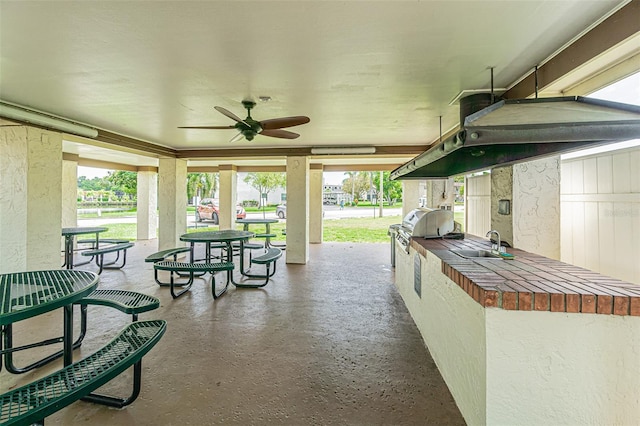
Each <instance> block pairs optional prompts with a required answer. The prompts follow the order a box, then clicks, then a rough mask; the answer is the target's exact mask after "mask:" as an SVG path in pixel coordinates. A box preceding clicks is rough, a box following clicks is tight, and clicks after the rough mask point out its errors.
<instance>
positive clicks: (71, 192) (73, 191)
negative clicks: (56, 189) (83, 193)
mask: <svg viewBox="0 0 640 426" xmlns="http://www.w3.org/2000/svg"><path fill="white" fill-rule="evenodd" d="M76 226H78V162H77V161H67V160H64V161H62V227H63V228H73V227H76ZM62 247H64V243H62Z"/></svg>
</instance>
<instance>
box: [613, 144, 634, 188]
mask: <svg viewBox="0 0 640 426" xmlns="http://www.w3.org/2000/svg"><path fill="white" fill-rule="evenodd" d="M612 166H613V192H614V193H616V194H627V193H629V192H630V191H631V183H630V177H631V174H630V169H629V154H628V153H626V152H624V153H620V154H616V155H614V156H613V158H612Z"/></svg>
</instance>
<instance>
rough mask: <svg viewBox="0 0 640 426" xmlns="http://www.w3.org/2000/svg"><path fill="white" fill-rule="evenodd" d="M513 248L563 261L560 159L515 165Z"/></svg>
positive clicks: (550, 158) (544, 159)
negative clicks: (561, 256)
mask: <svg viewBox="0 0 640 426" xmlns="http://www.w3.org/2000/svg"><path fill="white" fill-rule="evenodd" d="M513 246H514V247H517V248H519V249H522V250H525V251H528V252H530V253H537V254H540V255H542V256H545V257H548V258H551V259H560V157H557V156H556V157H549V158H543V159H541V160H535V161H529V162H526V163H520V164H516V165H514V166H513Z"/></svg>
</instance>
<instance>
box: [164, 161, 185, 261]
mask: <svg viewBox="0 0 640 426" xmlns="http://www.w3.org/2000/svg"><path fill="white" fill-rule="evenodd" d="M186 209H187V162H186V161H185V160H179V159H174V158H161V159H160V161H159V167H158V214H159V229H158V249H159V250H166V249H170V248H173V247H181V246H184V245H185V244H184V242H182V241H180V235H182V234H184V233H185V232H186V231H187V215H186V214H185V211H186Z"/></svg>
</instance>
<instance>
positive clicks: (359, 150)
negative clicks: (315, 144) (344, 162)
mask: <svg viewBox="0 0 640 426" xmlns="http://www.w3.org/2000/svg"><path fill="white" fill-rule="evenodd" d="M375 153H376V147H375V146H334V147H319V148H311V154H314V155H323V154H324V155H330V154H336V155H341V154H375Z"/></svg>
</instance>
